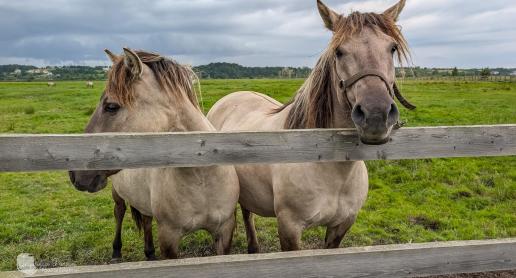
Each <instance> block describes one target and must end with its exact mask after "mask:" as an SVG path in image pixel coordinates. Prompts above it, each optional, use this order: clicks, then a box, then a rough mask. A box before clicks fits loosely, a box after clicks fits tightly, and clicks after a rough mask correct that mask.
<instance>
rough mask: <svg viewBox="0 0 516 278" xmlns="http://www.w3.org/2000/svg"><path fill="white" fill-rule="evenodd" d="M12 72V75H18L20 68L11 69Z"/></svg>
mask: <svg viewBox="0 0 516 278" xmlns="http://www.w3.org/2000/svg"><path fill="white" fill-rule="evenodd" d="M13 74H14V75H20V74H21V69H15V70H14V71H13Z"/></svg>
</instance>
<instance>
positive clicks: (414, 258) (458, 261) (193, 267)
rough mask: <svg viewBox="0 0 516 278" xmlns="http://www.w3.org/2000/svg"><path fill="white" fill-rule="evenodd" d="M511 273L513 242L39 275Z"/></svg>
mask: <svg viewBox="0 0 516 278" xmlns="http://www.w3.org/2000/svg"><path fill="white" fill-rule="evenodd" d="M510 269H516V239H514V238H513V239H502V240H484V241H456V242H436V243H421V244H402V245H387V246H372V247H358V248H346V249H336V250H308V251H300V252H288V253H274V254H257V255H233V256H219V257H207V258H194V259H183V260H175V261H174V260H172V261H158V262H138V263H124V264H119V265H103V266H84V267H74V268H57V269H47V270H40V271H39V272H38V273H37V274H36V276H39V277H74V278H76V277H146V278H153V277H195V278H198V277H285V278H288V277H296V278H297V277H415V276H427V275H441V274H450V273H473V272H487V271H499V270H510ZM12 274H13V275H14V273H12Z"/></svg>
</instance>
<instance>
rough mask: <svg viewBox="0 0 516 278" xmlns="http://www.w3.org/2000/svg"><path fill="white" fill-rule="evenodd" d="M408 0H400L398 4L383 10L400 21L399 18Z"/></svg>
mask: <svg viewBox="0 0 516 278" xmlns="http://www.w3.org/2000/svg"><path fill="white" fill-rule="evenodd" d="M406 2H407V1H406V0H400V1H399V2H398V4H396V5H394V6H392V7H390V8H388V9H387V10H386V11H385V12H383V15H385V16H388V17H390V18H391V19H392V20H394V21H398V18H399V17H400V14H401V11H402V10H403V8H404V7H405V3H406Z"/></svg>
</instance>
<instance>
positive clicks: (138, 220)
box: [131, 206, 143, 233]
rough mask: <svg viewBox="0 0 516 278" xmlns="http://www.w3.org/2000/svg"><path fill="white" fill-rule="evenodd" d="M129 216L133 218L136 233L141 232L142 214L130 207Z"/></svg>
mask: <svg viewBox="0 0 516 278" xmlns="http://www.w3.org/2000/svg"><path fill="white" fill-rule="evenodd" d="M131 216H132V217H133V220H134V224H135V225H136V228H138V232H140V233H141V232H142V229H143V216H142V213H141V212H140V211H139V210H137V209H135V208H134V207H132V206H131Z"/></svg>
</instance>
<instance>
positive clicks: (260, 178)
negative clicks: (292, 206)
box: [235, 165, 275, 217]
mask: <svg viewBox="0 0 516 278" xmlns="http://www.w3.org/2000/svg"><path fill="white" fill-rule="evenodd" d="M235 168H236V170H237V174H238V179H239V181H240V199H239V202H240V204H241V205H242V206H243V207H244V208H246V209H247V210H249V211H251V212H253V213H255V214H258V215H260V216H264V217H274V216H275V213H274V194H273V190H272V182H271V177H270V167H269V166H268V165H245V166H236V167H235Z"/></svg>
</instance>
